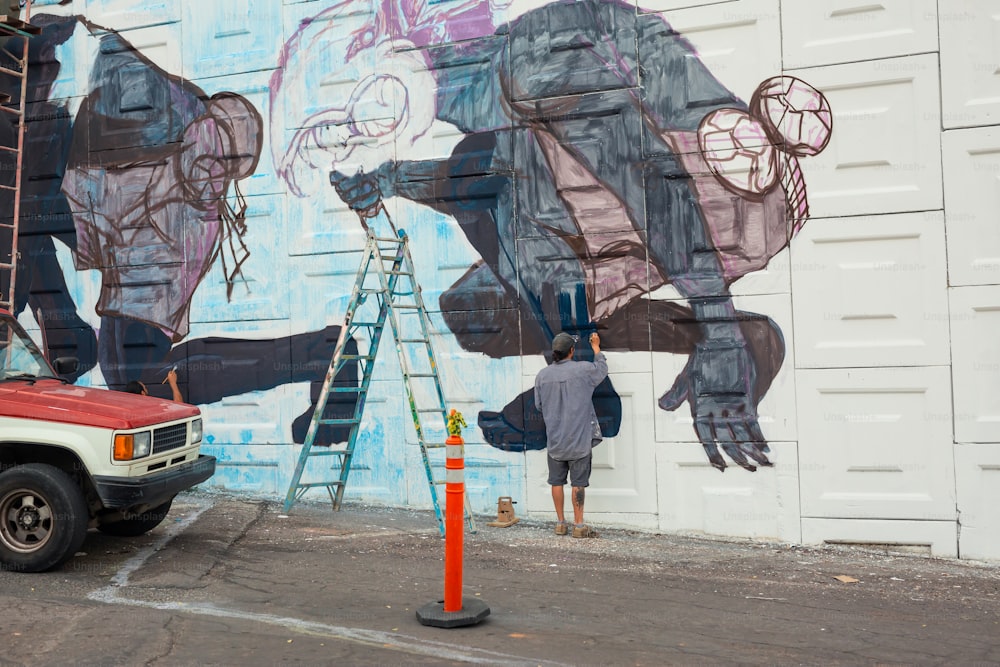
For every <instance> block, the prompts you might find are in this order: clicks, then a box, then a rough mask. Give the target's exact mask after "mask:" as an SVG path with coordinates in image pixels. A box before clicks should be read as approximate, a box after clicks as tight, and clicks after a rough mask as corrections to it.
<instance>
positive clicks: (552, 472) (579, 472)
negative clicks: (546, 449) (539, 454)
mask: <svg viewBox="0 0 1000 667" xmlns="http://www.w3.org/2000/svg"><path fill="white" fill-rule="evenodd" d="M548 458H549V484H550V485H551V486H565V485H566V476H567V475H569V478H570V480H571V484H572V485H573V486H581V487H583V486H590V462H591V460H592V459H593V458H594V457H593V455H592V454H587V455H586V456H584V457H583V458H582V459H576V460H575V461H556V460H555V459H554V458H552V457H551V456H550V457H548Z"/></svg>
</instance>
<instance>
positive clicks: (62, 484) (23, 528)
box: [0, 463, 89, 572]
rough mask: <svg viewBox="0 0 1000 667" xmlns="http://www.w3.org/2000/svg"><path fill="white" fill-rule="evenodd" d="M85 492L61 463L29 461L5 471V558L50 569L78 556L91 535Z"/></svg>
mask: <svg viewBox="0 0 1000 667" xmlns="http://www.w3.org/2000/svg"><path fill="white" fill-rule="evenodd" d="M88 520H89V515H88V512H87V503H86V501H85V500H84V498H83V492H82V491H81V490H80V487H79V486H77V484H76V482H74V481H73V479H72V478H71V477H70V476H69V475H67V474H66V473H64V472H63V471H62V470H60V469H59V468H56V467H55V466H50V465H47V464H45V463H26V464H24V465H19V466H15V467H14V468H11V469H9V470H7V471H6V472H4V473H2V474H0V562H2V563H3V566H4V568H5V569H8V570H15V571H18V572H44V571H45V570H51V569H52V568H54V567H57V566H59V565H62V564H63V563H65V562H66V561H67V560H69V559H70V558H72V556H73V554H75V553H76V552H77V551H78V550H79V549H80V546H81V545H82V544H83V539H84V537H86V535H87V523H88Z"/></svg>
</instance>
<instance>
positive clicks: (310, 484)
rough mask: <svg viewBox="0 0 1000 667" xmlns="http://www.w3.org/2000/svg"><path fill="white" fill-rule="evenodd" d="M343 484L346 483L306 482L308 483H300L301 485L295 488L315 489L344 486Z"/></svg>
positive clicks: (338, 481)
mask: <svg viewBox="0 0 1000 667" xmlns="http://www.w3.org/2000/svg"><path fill="white" fill-rule="evenodd" d="M343 484H344V483H343V482H341V481H340V480H339V479H338V480H337V481H335V482H306V483H300V484H296V485H295V488H296V489H315V488H316V487H319V486H343Z"/></svg>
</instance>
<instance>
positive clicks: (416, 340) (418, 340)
mask: <svg viewBox="0 0 1000 667" xmlns="http://www.w3.org/2000/svg"><path fill="white" fill-rule="evenodd" d="M398 342H400V343H429V342H430V341H429V340H428V339H427V338H400V339H399V341H398Z"/></svg>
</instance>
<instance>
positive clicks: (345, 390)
mask: <svg viewBox="0 0 1000 667" xmlns="http://www.w3.org/2000/svg"><path fill="white" fill-rule="evenodd" d="M362 391H364V389H362V388H361V387H330V393H331V394H357V393H359V392H362Z"/></svg>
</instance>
